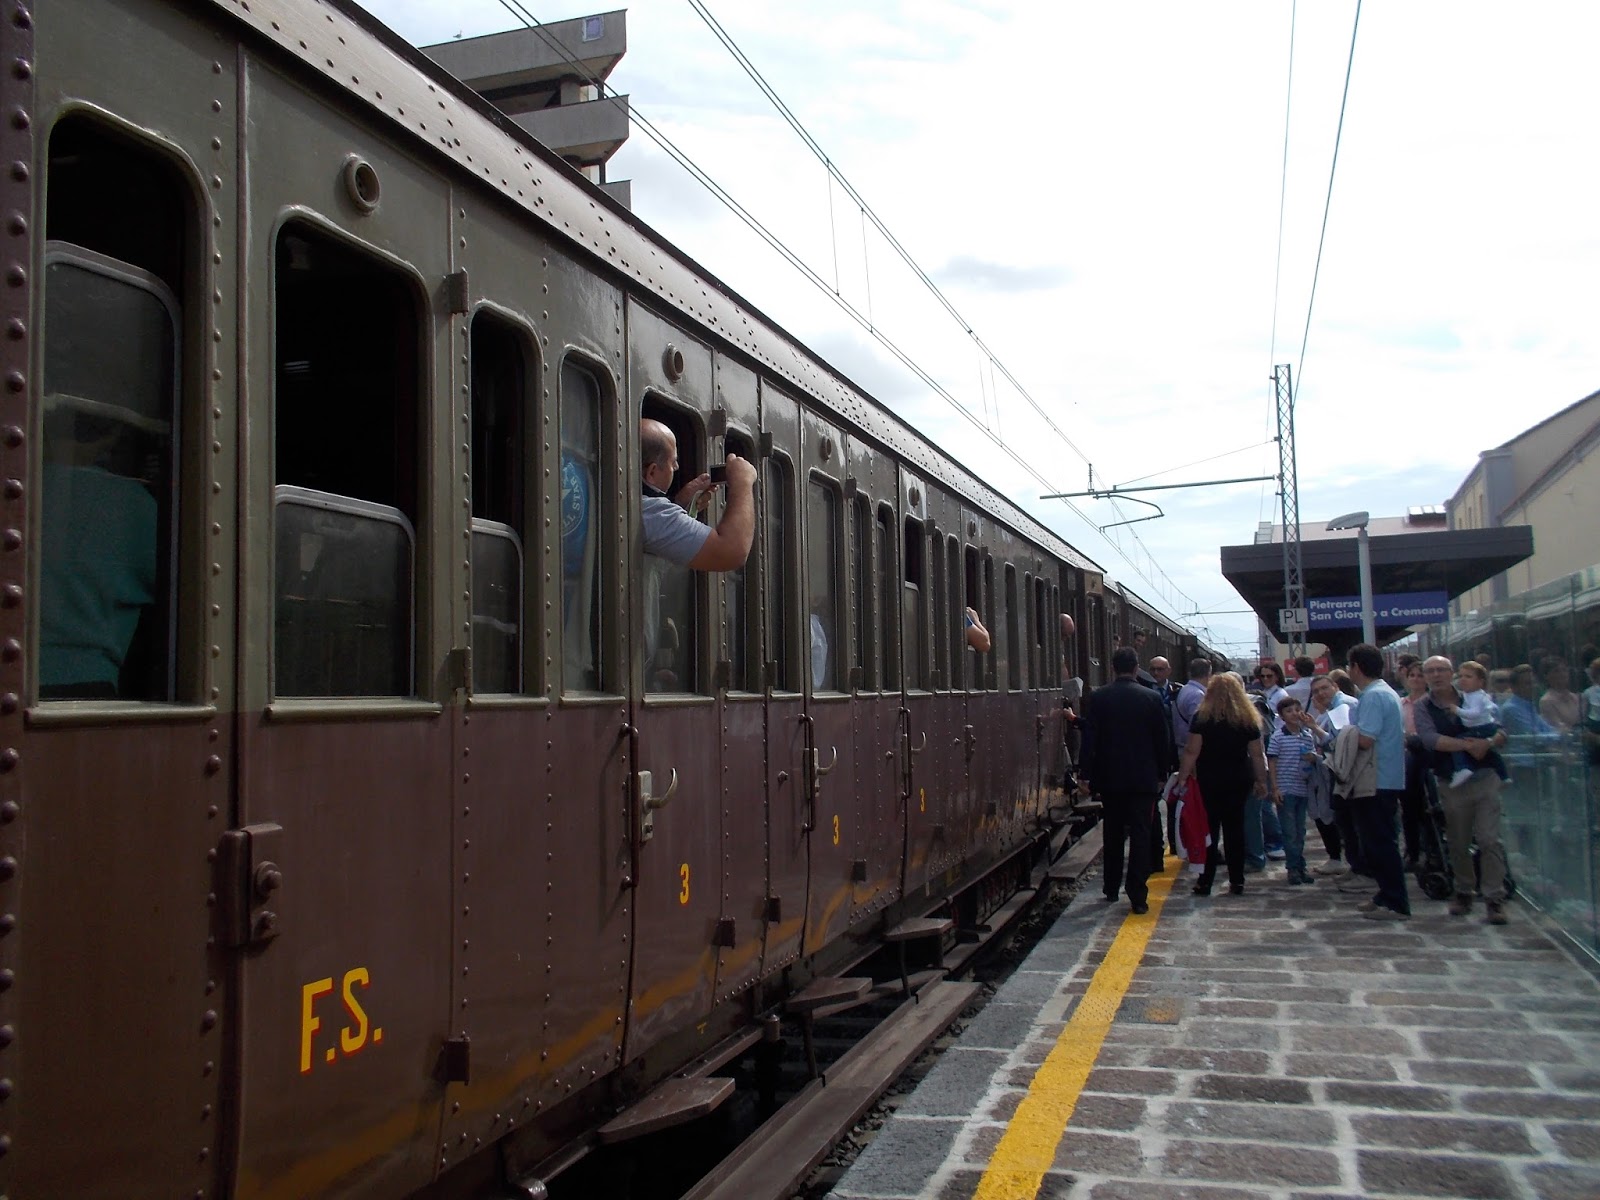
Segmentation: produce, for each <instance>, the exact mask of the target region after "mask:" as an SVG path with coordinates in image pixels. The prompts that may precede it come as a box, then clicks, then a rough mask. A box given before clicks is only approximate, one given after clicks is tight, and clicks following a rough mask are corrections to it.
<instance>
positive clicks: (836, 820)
mask: <svg viewBox="0 0 1600 1200" xmlns="http://www.w3.org/2000/svg"><path fill="white" fill-rule="evenodd" d="M833 844H834V845H835V846H837V845H838V844H839V817H838V814H837V813H835V814H834V818H833Z"/></svg>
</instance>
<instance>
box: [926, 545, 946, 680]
mask: <svg viewBox="0 0 1600 1200" xmlns="http://www.w3.org/2000/svg"><path fill="white" fill-rule="evenodd" d="M928 562H929V564H930V565H931V566H932V568H933V571H932V580H931V583H930V586H929V590H930V592H931V593H932V595H931V596H930V599H931V601H932V607H933V630H932V636H931V637H930V638H929V641H930V642H931V643H932V644H931V647H930V648H931V649H932V651H933V686H934V687H936V688H948V687H949V686H950V664H949V662H948V660H947V655H946V651H947V650H948V649H949V645H950V643H949V639H947V638H946V637H945V634H944V628H945V625H946V624H947V623H948V621H949V591H948V588H947V586H946V584H945V577H944V539H943V538H941V537H940V536H939V531H938V530H937V529H935V528H934V527H933V526H931V525H930V526H929V527H928Z"/></svg>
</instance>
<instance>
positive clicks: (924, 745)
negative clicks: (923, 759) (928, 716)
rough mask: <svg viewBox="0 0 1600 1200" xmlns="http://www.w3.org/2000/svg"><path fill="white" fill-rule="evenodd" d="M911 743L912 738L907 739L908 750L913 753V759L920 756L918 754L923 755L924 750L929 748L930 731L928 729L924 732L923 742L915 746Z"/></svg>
mask: <svg viewBox="0 0 1600 1200" xmlns="http://www.w3.org/2000/svg"><path fill="white" fill-rule="evenodd" d="M910 741H911V739H910V737H909V736H907V738H906V742H907V748H908V749H909V750H910V751H911V753H912V755H913V757H914V756H916V755H918V754H921V753H922V752H923V751H924V750H926V749H927V748H928V731H927V730H926V729H924V730H923V731H922V741H920V742H919V743H917V744H916V745H915V746H912V745H910Z"/></svg>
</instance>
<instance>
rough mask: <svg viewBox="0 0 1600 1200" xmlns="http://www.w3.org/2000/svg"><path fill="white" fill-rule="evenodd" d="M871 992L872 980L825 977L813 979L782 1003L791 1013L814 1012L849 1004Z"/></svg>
mask: <svg viewBox="0 0 1600 1200" xmlns="http://www.w3.org/2000/svg"><path fill="white" fill-rule="evenodd" d="M871 990H872V980H870V979H864V978H856V977H854V976H843V977H837V976H832V975H825V976H823V977H822V978H821V979H813V980H812V981H811V982H810V983H808V984H806V986H805V987H803V988H801V989H800V990H799V991H798V992H796V993H795V994H794V995H792V996H790V997H789V999H788V1000H786V1001H785V1002H784V1007H785V1008H787V1009H788V1010H789V1011H790V1012H792V1013H808V1012H814V1011H815V1010H816V1009H819V1008H823V1007H825V1006H827V1005H829V1004H850V1003H854V1002H855V1001H857V1000H860V999H862V998H863V997H864V996H866V994H867V993H868V992H870V991H871Z"/></svg>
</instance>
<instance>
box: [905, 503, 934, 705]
mask: <svg viewBox="0 0 1600 1200" xmlns="http://www.w3.org/2000/svg"><path fill="white" fill-rule="evenodd" d="M926 545H927V543H926V539H925V537H924V536H923V532H922V522H921V521H916V520H913V519H912V518H910V517H907V518H906V525H905V567H904V570H905V577H904V580H903V582H902V584H901V589H900V615H901V628H902V629H904V630H905V636H906V638H907V639H908V640H907V643H906V686H907V687H908V688H925V687H927V686H928V610H927V606H926V605H925V604H924V603H923V600H922V593H923V590H924V588H923V585H924V584H925V583H926V581H927V564H926V561H925V559H926V556H925V553H924V552H925V550H926Z"/></svg>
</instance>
